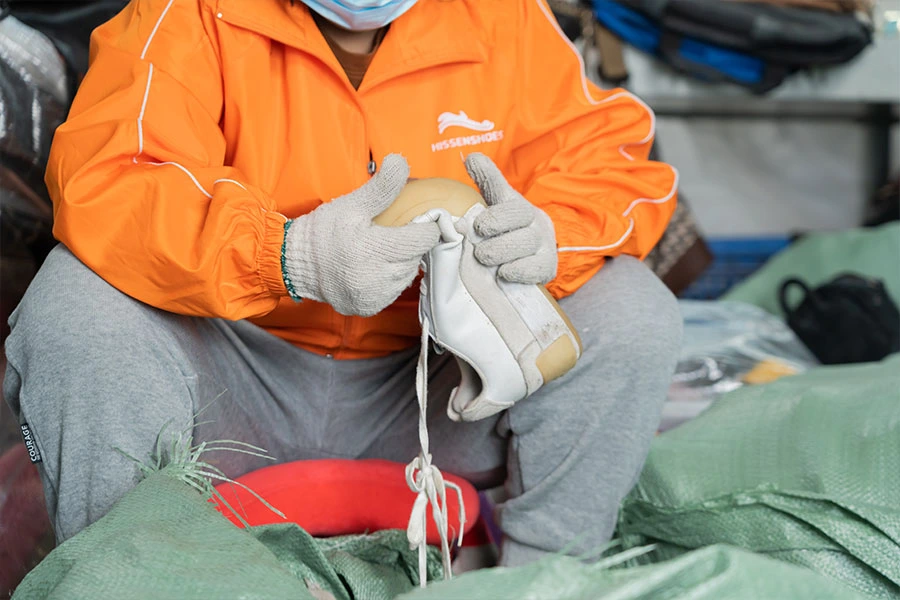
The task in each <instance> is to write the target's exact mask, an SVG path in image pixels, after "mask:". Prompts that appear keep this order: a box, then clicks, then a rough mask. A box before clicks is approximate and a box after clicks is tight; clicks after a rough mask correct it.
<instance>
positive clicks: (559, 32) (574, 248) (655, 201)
mask: <svg viewBox="0 0 900 600" xmlns="http://www.w3.org/2000/svg"><path fill="white" fill-rule="evenodd" d="M535 2H537V5H538V7H539V8H540V9H541V12H542V13H543V14H544V17H545V18H546V19H547V21H548V22H549V23H550V25H551V26H552V27H553V29H554V31H556V33H557V35H559V37H560V38H562V40H563V42H565V44H566V45H567V46H568V47H569V49H570V50H571V51H572V52H573V53H574V54H575V58H576V59H578V66H579V67H580V71H581V89H582V91H583V92H584V97H585V98H586V99H587V101H588V102H589V103H590V104H592V105H594V106H599V105H600V104H605V103H607V102H611V101H612V100H615V99H617V98H621V97H629V98H631V99H632V100H633V101H635V102H637V103H638V104H639V105H641V107H642V108H643V109H644V110H646V111H647V114H649V115H650V130H649V131H648V132H647V135H645V136H644V137H643V139H641V140H640V141H637V142H626V143H624V144H622V145H620V146H619V148H618V150H619V154H621V155H622V156H624V157H625V158H626V159H628V160H631V161H633V160H634V157H633V156H632V155H630V154H629V153H628V152H627V151H626V150H625V148H626V147H627V146H640V145H643V144H646V143H647V142H649V141H650V140H652V139H653V135H654V134H655V133H656V115H655V114H654V113H653V110H652V109H651V108H650V107H649V106H647V104H646V103H645V102H644V101H643V100H641V99H640V98H638V97H637V96H635V95H634V94H632V93H631V92H629V91H625V90H623V91H621V92H617V93H615V94H612V95H611V96H607V97H606V98H604V99H603V100H596V99H594V97H593V96H591V92H590V89H588V81H587V77H586V75H585V66H584V59H582V58H581V53H580V52H579V51H578V48H576V47H575V45H574V44H573V43H572V42H571V41H570V40H569V38H568V37H567V36H566V34H565V33H563V31H562V30H561V29H560V28H559V24H558V23H557V22H556V19H555V18H554V17H553V15H552V14H549V13H548V12H547V8H546V7H545V6H544V3H543V1H542V0H535ZM666 166H668V167H669V168H670V169H672V174H673V175H674V180H673V182H672V189H671V190H669V192H668V193H667V194H666V195H665V196H663V197H662V198H637V199H636V200H634V201H633V202H632V203H631V204H629V205H628V208H627V209H625V212H624V213H622V216H623V217H627V216H628V215H629V214H631V211H632V210H634V208H635V207H636V206H638V205H639V204H644V203H651V204H664V203H665V202H668V201H669V200H671V199H672V198H674V197H675V192H676V190H677V189H678V178H679V174H678V170H677V169H676V168H675V167H673V166H671V165H666ZM629 220H630V224H629V226H628V231H626V232H625V235H623V236H622V237H621V238H620V239H619V241H617V242H616V243H615V244H612V245H609V246H567V247H562V248H558V249H557V251H558V252H585V251H592V252H593V251H598V250H611V249H612V248H616V247H618V246H621V245H622V244H624V243H625V241H626V240H627V239H628V237H629V236H630V235H631V232H632V231H633V230H634V220H633V219H629Z"/></svg>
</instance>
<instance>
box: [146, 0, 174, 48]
mask: <svg viewBox="0 0 900 600" xmlns="http://www.w3.org/2000/svg"><path fill="white" fill-rule="evenodd" d="M174 3H175V0H169V3H168V4H166V7H165V8H164V9H163V11H162V14H161V15H159V19H157V21H156V25H154V26H153V31H151V32H150V37H148V38H147V43H146V44H144V50H143V52H141V60H144V58H145V57H146V56H147V50H149V49H150V42H152V41H153V37H154V36H155V35H156V31H157V30H158V29H159V26H160V25H161V24H162V22H163V19H165V18H166V13H167V12H169V9H170V8H172V5H173V4H174Z"/></svg>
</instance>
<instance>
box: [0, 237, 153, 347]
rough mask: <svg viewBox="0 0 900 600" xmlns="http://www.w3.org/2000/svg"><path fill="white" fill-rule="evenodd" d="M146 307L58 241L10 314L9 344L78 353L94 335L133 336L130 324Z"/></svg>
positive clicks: (110, 338) (108, 340)
mask: <svg viewBox="0 0 900 600" xmlns="http://www.w3.org/2000/svg"><path fill="white" fill-rule="evenodd" d="M145 310H146V307H145V306H144V305H142V304H140V303H139V302H137V301H136V300H134V299H132V298H129V297H128V296H126V295H125V294H123V293H121V292H120V291H118V290H116V289H115V288H114V287H112V286H111V285H109V284H108V283H107V282H106V281H104V280H103V279H102V278H101V277H100V276H99V275H97V274H96V273H94V272H93V271H92V270H91V269H90V268H89V267H87V266H86V265H85V264H84V263H82V262H81V261H80V260H78V258H76V257H75V256H74V255H73V254H72V253H71V252H70V251H69V250H68V249H67V248H66V247H65V246H63V245H58V246H57V247H56V248H54V249H53V250H52V251H51V252H50V254H49V255H48V256H47V258H46V259H45V261H44V264H43V265H42V266H41V268H40V270H39V271H38V273H37V275H36V276H35V278H34V280H33V281H32V282H31V285H29V287H28V290H27V291H26V293H25V295H24V297H23V298H22V301H21V302H20V303H19V306H18V307H16V310H15V311H14V312H13V314H12V315H11V316H10V319H9V324H10V328H11V333H10V337H9V340H8V342H7V349H8V351H10V352H11V353H16V352H27V353H31V354H34V353H41V354H43V353H44V352H54V353H57V354H58V353H59V352H65V351H67V350H71V351H74V352H79V348H84V347H85V345H86V344H88V343H89V342H90V340H91V339H104V340H106V341H107V342H109V343H114V341H115V339H116V338H122V339H134V334H135V332H134V331H129V326H128V323H129V322H130V321H134V320H135V319H140V318H141V316H140V313H141V312H144V311H145Z"/></svg>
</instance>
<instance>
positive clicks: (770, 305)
mask: <svg viewBox="0 0 900 600" xmlns="http://www.w3.org/2000/svg"><path fill="white" fill-rule="evenodd" d="M898 256H900V223H897V222H893V223H886V224H884V225H880V226H878V227H872V228H866V229H850V230H847V231H839V232H829V233H811V234H808V235H806V236H804V237H803V238H801V239H800V240H798V241H796V242H794V243H793V244H791V245H790V246H789V247H788V248H787V249H786V250H784V251H782V252H780V253H779V254H777V255H776V256H775V257H774V258H772V259H771V260H769V262H767V263H766V264H765V265H764V266H763V267H762V268H761V269H760V270H758V271H757V272H756V273H754V274H753V275H751V276H750V277H749V278H748V279H746V280H745V281H743V282H742V283H740V284H738V285H737V286H735V287H734V288H733V289H732V290H731V291H729V292H728V293H726V294H725V296H724V297H723V298H722V299H723V300H733V301H736V302H748V303H750V304H755V305H756V306H759V307H761V308H764V309H765V310H767V311H769V312H770V313H772V314H773V315H778V316H780V317H783V316H784V311H782V309H781V305H780V303H779V301H778V290H779V289H781V284H782V282H783V281H784V280H785V279H787V278H789V277H800V278H801V279H803V280H804V281H806V282H807V284H809V285H810V286H811V287H817V286H819V285H821V284H823V283H825V282H826V281H830V280H831V279H833V278H834V277H836V276H837V275H839V274H841V273H858V274H860V275H864V276H866V277H870V278H873V279H881V280H883V281H884V284H885V287H886V288H887V290H888V293H889V294H890V296H891V298H893V300H894V302H896V303H898V304H900V262H898V261H897V257H898Z"/></svg>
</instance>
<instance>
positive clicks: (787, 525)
mask: <svg viewBox="0 0 900 600" xmlns="http://www.w3.org/2000/svg"><path fill="white" fill-rule="evenodd" d="M898 499H900V357H898V356H896V355H895V356H892V357H889V358H888V359H886V360H885V361H882V362H880V363H870V364H865V365H857V366H842V367H819V368H815V369H813V370H810V371H808V372H807V373H804V374H801V375H796V376H793V377H787V378H785V379H781V380H779V381H776V382H774V383H771V384H766V385H760V386H753V387H746V388H742V389H740V390H737V391H735V392H732V393H731V394H727V395H725V396H723V397H722V398H721V399H720V400H719V401H718V402H717V403H716V404H714V405H713V406H712V408H710V409H709V410H708V411H706V412H705V413H704V414H702V415H701V416H700V417H698V418H697V419H696V420H694V421H691V422H690V423H687V424H685V425H682V426H681V427H679V428H677V429H674V430H672V431H669V432H667V433H665V434H663V435H661V436H659V437H658V438H657V439H656V440H654V443H653V445H652V447H651V451H650V455H649V457H648V459H647V463H646V465H645V467H644V470H643V472H642V474H641V477H640V480H639V482H638V484H637V486H636V487H635V489H634V490H633V491H632V493H631V494H630V495H629V496H628V497H627V498H626V500H625V502H624V503H623V506H622V511H621V514H620V523H619V534H620V536H622V538H623V540H624V541H625V542H626V546H628V545H642V544H646V543H648V542H658V543H659V544H660V548H659V550H658V551H657V552H655V553H653V554H651V555H648V556H647V557H645V558H644V559H642V560H643V561H647V560H661V559H665V558H671V557H673V556H677V555H679V554H681V553H683V552H685V551H687V550H688V549H692V548H699V547H702V546H707V545H712V544H720V543H724V544H731V545H735V546H740V547H743V548H746V549H749V550H752V551H754V552H759V553H763V554H766V555H769V556H771V557H773V558H778V559H781V560H785V561H788V562H792V563H796V564H799V565H803V566H806V567H809V568H811V569H814V570H816V571H818V572H820V573H822V574H824V575H828V576H830V577H833V578H835V579H839V580H842V581H844V582H845V583H847V584H848V585H850V586H852V587H854V588H856V589H857V590H859V591H861V592H863V593H866V594H867V595H869V596H872V597H876V598H900V501H898Z"/></svg>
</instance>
